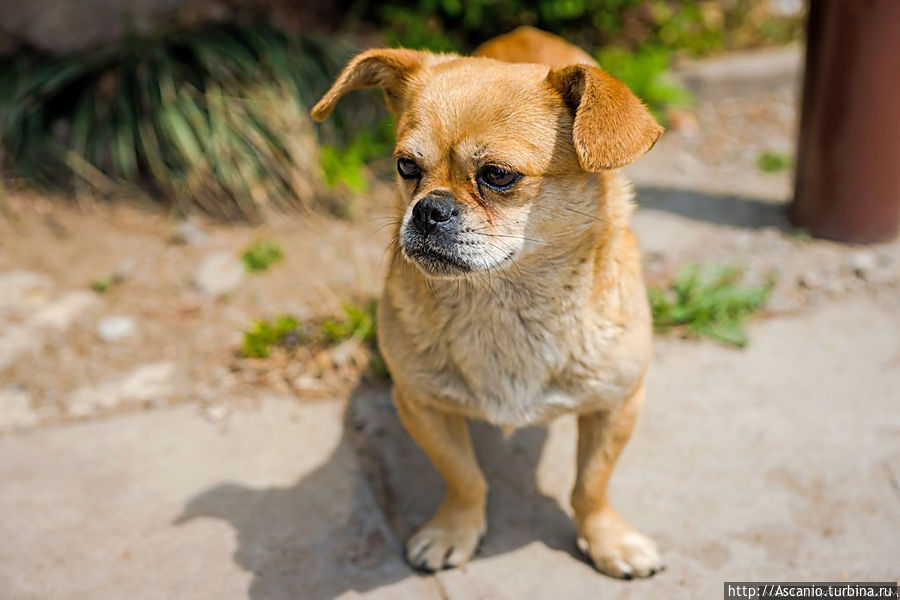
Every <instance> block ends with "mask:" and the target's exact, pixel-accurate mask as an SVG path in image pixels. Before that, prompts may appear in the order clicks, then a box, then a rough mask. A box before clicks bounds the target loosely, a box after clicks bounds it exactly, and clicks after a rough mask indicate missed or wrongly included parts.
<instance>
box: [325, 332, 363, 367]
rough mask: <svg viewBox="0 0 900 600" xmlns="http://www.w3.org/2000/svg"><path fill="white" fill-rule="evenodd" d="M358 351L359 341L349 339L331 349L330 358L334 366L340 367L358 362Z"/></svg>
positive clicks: (359, 349) (359, 350)
mask: <svg viewBox="0 0 900 600" xmlns="http://www.w3.org/2000/svg"><path fill="white" fill-rule="evenodd" d="M360 352H361V348H360V344H359V341H357V340H355V339H350V340H347V341H346V342H341V343H340V344H338V345H337V346H335V347H334V348H332V349H331V351H330V354H331V360H332V362H333V363H334V366H335V367H337V368H339V369H340V368H343V367H346V366H349V365H352V364H354V363H356V362H358V360H359V355H360Z"/></svg>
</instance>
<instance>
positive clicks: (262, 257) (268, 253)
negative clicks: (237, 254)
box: [241, 240, 284, 273]
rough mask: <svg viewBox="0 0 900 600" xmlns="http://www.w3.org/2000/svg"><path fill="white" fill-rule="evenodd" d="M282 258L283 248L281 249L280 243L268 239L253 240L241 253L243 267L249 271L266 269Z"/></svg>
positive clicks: (255, 271)
mask: <svg viewBox="0 0 900 600" xmlns="http://www.w3.org/2000/svg"><path fill="white" fill-rule="evenodd" d="M282 258H284V250H282V249H281V244H279V243H278V242H275V241H269V240H259V241H257V242H254V243H253V244H252V245H251V246H250V247H249V248H247V249H246V250H245V251H244V253H243V254H241V260H242V261H243V263H244V268H246V269H247V272H249V273H259V272H261V271H266V270H268V268H269V267H271V266H272V265H273V264H275V263H276V262H278V261H279V260H281V259H282Z"/></svg>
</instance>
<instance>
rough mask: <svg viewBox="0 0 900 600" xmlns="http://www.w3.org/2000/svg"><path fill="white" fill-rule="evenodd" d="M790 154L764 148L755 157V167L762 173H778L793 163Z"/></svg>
mask: <svg viewBox="0 0 900 600" xmlns="http://www.w3.org/2000/svg"><path fill="white" fill-rule="evenodd" d="M793 162H794V161H793V159H792V158H791V155H790V154H787V153H785V152H776V151H774V150H766V151H765V152H760V153H759V155H758V156H757V157H756V167H757V168H758V169H759V170H760V171H763V172H764V173H780V172H781V171H784V170H785V169H788V168H790V166H791V165H792V164H793Z"/></svg>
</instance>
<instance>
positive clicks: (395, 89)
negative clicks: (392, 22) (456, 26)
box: [310, 48, 455, 121]
mask: <svg viewBox="0 0 900 600" xmlns="http://www.w3.org/2000/svg"><path fill="white" fill-rule="evenodd" d="M448 58H455V57H451V56H448V55H436V54H432V53H430V52H420V51H417V50H405V49H402V48H397V49H394V48H375V49H373V50H366V51H365V52H363V53H361V54H358V55H356V56H355V57H354V58H353V59H352V60H351V61H350V62H349V63H347V66H346V67H344V70H343V71H341V74H340V75H338V78H337V80H335V82H334V84H333V85H332V86H331V89H330V90H328V91H327V92H326V93H325V95H324V96H322V99H321V100H319V102H318V103H316V105H315V106H314V107H313V108H312V110H311V111H310V114H311V115H312V118H313V119H315V120H316V121H324V120H325V119H326V118H328V115H330V114H331V111H332V110H334V106H335V105H336V104H337V102H338V100H340V99H341V96H343V95H344V94H346V93H347V92H349V91H352V90H356V89H359V88H366V87H380V88H381V89H383V90H384V97H385V100H386V101H387V105H388V109H389V110H390V111H391V112H393V113H398V112H400V111H401V110H402V108H403V98H404V96H405V93H406V88H407V85H408V84H409V81H410V78H411V77H412V76H413V74H414V73H416V72H417V71H419V70H420V69H421V68H423V67H425V66H428V65H431V64H435V63H437V62H441V61H442V60H446V59H448Z"/></svg>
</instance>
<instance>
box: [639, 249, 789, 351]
mask: <svg viewBox="0 0 900 600" xmlns="http://www.w3.org/2000/svg"><path fill="white" fill-rule="evenodd" d="M741 275H742V270H741V269H740V268H738V267H733V266H726V265H704V266H700V265H698V264H696V263H690V264H688V265H686V266H685V267H683V268H682V269H681V271H679V273H678V274H677V275H676V276H675V279H674V280H673V281H672V283H671V285H670V286H669V289H668V290H661V289H659V288H652V287H651V288H650V289H649V290H648V294H649V298H650V306H651V308H652V309H653V325H654V328H655V329H656V330H657V331H660V332H666V331H670V330H672V329H681V330H686V331H688V332H690V333H692V334H694V335H697V336H704V337H710V338H713V339H716V340H718V341H720V342H723V343H725V344H730V345H732V346H737V347H744V346H746V345H747V341H748V340H747V333H746V331H745V330H744V324H745V322H746V320H747V318H748V317H749V316H750V315H751V314H753V313H754V312H755V311H757V310H759V309H760V308H761V307H762V306H763V304H765V302H766V300H767V299H768V297H769V293H770V292H771V291H772V288H773V287H774V283H775V282H774V277H770V278H769V280H768V281H767V282H766V283H765V284H763V285H756V286H740V285H737V281H738V280H739V279H740V277H741Z"/></svg>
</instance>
